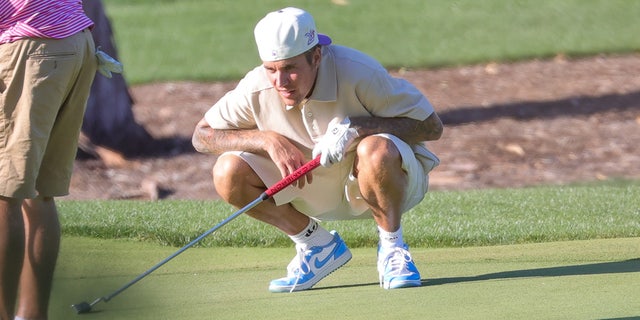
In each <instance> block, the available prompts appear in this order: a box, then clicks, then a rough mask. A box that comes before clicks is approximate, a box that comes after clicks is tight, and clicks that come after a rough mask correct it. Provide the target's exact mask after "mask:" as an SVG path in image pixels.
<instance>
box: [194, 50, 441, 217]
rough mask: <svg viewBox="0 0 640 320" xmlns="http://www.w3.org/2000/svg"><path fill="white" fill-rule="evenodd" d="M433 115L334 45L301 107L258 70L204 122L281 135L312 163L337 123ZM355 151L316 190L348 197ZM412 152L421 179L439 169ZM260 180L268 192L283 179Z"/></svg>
mask: <svg viewBox="0 0 640 320" xmlns="http://www.w3.org/2000/svg"><path fill="white" fill-rule="evenodd" d="M433 111H434V109H433V107H432V105H431V103H429V101H428V100H427V99H426V97H425V96H424V95H423V94H422V93H421V92H420V91H419V90H418V89H417V88H416V87H415V86H413V85H412V84H411V83H409V82H408V81H406V80H404V79H399V78H394V77H392V76H391V75H390V74H389V73H388V72H387V70H386V69H385V68H384V67H383V66H382V65H381V64H380V63H378V62H377V61H376V60H374V59H373V58H372V57H370V56H368V55H366V54H364V53H362V52H360V51H357V50H355V49H351V48H348V47H344V46H339V45H330V46H323V47H322V60H321V62H320V68H319V70H318V78H317V80H316V84H315V87H314V91H313V93H312V94H311V96H310V97H309V98H308V99H306V100H305V101H303V102H302V103H301V104H300V105H299V106H293V107H292V106H286V105H285V104H284V102H283V101H282V99H281V98H280V96H279V95H278V92H277V91H276V89H275V88H274V87H273V86H272V85H271V83H270V82H269V79H268V77H267V74H266V71H265V69H264V67H263V66H258V67H256V68H255V69H253V70H252V71H250V72H249V73H247V75H246V76H245V77H244V78H243V79H242V80H241V81H240V82H239V83H238V86H237V87H236V88H235V89H234V90H232V91H230V92H228V93H227V94H226V95H225V96H223V97H222V98H221V99H220V100H219V101H218V102H216V104H215V105H213V106H212V107H211V109H209V110H208V111H207V112H206V114H205V120H206V121H207V123H208V124H209V126H211V128H213V129H259V130H269V131H274V132H277V133H279V134H281V135H283V136H285V137H287V138H289V139H290V140H291V141H292V142H293V143H294V144H295V145H296V146H297V147H298V148H300V150H301V151H302V152H304V153H305V154H307V155H308V158H309V159H310V158H311V151H312V150H313V147H314V145H315V143H317V142H318V141H319V140H320V138H322V136H323V135H324V132H325V131H326V129H327V126H328V124H329V122H330V121H331V120H332V119H333V118H334V117H345V116H349V117H359V116H371V117H407V118H412V119H416V120H420V121H422V120H425V119H426V118H428V117H429V116H430V115H431V113H433ZM354 149H355V144H354V146H352V149H351V152H348V153H347V156H346V157H345V161H342V162H340V163H338V164H336V165H333V166H332V167H330V168H322V167H321V168H318V169H316V170H314V173H313V174H314V183H313V184H312V185H316V186H317V184H318V183H317V182H316V181H324V180H325V179H323V178H326V181H337V182H338V184H342V186H335V187H336V188H338V190H340V189H342V191H340V194H338V195H336V197H339V196H341V195H342V197H344V195H343V193H344V182H345V180H346V179H347V178H348V174H349V173H350V171H351V166H352V160H353V154H354V153H355V152H353V150H354ZM411 149H413V152H414V154H415V156H416V158H417V159H418V161H419V163H420V164H421V165H422V167H423V169H424V170H421V172H420V173H419V174H421V175H425V176H426V174H427V173H428V172H429V171H431V169H433V167H435V166H437V165H438V163H439V160H438V159H437V157H436V156H435V155H433V154H432V153H431V152H430V151H428V150H427V149H426V148H425V147H424V145H422V144H419V145H414V146H411ZM409 151H411V150H409ZM403 156H404V155H403ZM245 160H247V158H245ZM349 160H351V161H349ZM247 161H248V162H250V164H251V165H252V167H253V168H254V170H255V169H257V167H258V168H263V167H262V165H261V164H258V163H257V162H256V161H255V160H247ZM258 162H261V161H258ZM274 168H275V166H274ZM256 171H257V172H258V171H259V170H256ZM277 172H278V171H277V170H276V173H277ZM258 174H259V175H260V177H261V178H263V181H264V182H265V184H266V185H267V186H269V185H270V184H271V183H275V182H277V181H278V180H279V179H281V178H282V177H271V178H266V175H263V174H262V173H261V172H258ZM278 174H279V173H278ZM274 179H275V180H274ZM427 179H428V178H427V177H424V179H422V178H421V180H425V181H426V180H427ZM271 180H273V181H271ZM425 183H426V182H425ZM287 189H295V188H293V187H290V188H287ZM305 189H307V187H305ZM285 191H286V189H285V190H283V191H282V192H281V193H279V194H276V195H275V196H274V199H275V200H276V203H278V204H280V203H286V202H287V201H289V200H290V199H291V197H293V196H290V197H289V196H287V192H285ZM296 192H297V191H296ZM424 192H426V189H425V190H424ZM423 196H424V193H423V194H422V195H421V197H423ZM420 199H421V198H420ZM327 201H334V200H328V199H327ZM325 203H326V201H325ZM318 210H323V209H320V208H318ZM325 210H326V209H325ZM340 210H344V209H340ZM301 211H303V212H304V210H301ZM307 211H310V212H311V214H310V212H305V213H307V214H310V215H312V216H313V212H314V211H315V210H314V209H313V208H311V209H309V210H307Z"/></svg>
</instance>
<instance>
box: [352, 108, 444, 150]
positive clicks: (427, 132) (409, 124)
mask: <svg viewBox="0 0 640 320" xmlns="http://www.w3.org/2000/svg"><path fill="white" fill-rule="evenodd" d="M351 127H352V128H355V129H356V130H357V132H358V135H359V136H360V137H365V136H369V135H374V134H378V133H382V132H384V133H390V134H393V135H394V136H397V137H398V138H400V139H402V140H404V141H406V142H407V143H411V144H413V143H419V142H423V141H431V140H438V139H440V137H441V136H442V131H443V125H442V121H441V120H440V117H438V114H436V113H435V112H433V113H432V114H431V115H430V116H429V117H427V119H425V120H423V121H420V120H415V119H411V118H380V117H353V118H351Z"/></svg>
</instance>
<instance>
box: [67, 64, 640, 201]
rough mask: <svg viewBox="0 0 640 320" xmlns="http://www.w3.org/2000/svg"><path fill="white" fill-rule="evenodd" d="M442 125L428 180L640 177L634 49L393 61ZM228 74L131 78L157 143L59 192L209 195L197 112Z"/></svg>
mask: <svg viewBox="0 0 640 320" xmlns="http://www.w3.org/2000/svg"><path fill="white" fill-rule="evenodd" d="M393 74H395V75H396V76H398V77H403V78H406V79H408V80H409V81H411V82H412V83H414V84H415V85H416V86H417V87H418V88H420V90H422V92H423V93H424V94H425V95H426V96H427V97H428V98H429V100H430V101H431V102H432V104H433V105H434V106H435V108H436V111H437V112H438V114H439V115H440V116H441V118H442V119H443V121H444V123H445V132H444V135H443V137H442V138H441V139H440V140H438V141H434V142H430V143H428V147H429V148H430V149H431V150H432V151H434V152H435V153H436V154H437V155H438V156H439V157H440V159H441V161H442V163H441V165H440V166H439V167H438V168H436V169H435V170H434V171H433V172H432V173H431V175H430V176H431V183H430V187H431V190H462V189H478V188H505V187H524V186H533V185H541V184H566V183H571V182H578V181H592V180H603V179H610V178H633V179H640V147H639V145H640V54H630V55H621V56H598V57H590V58H583V59H565V58H564V57H562V56H558V57H556V58H555V59H551V60H534V61H528V62H519V63H506V64H502V63H490V64H486V65H477V66H464V67H456V68H444V69H435V70H395V71H393ZM234 86H235V83H191V82H185V83H157V84H150V85H141V86H133V87H131V88H130V91H131V94H132V96H133V98H134V100H135V103H134V106H133V109H134V114H135V118H136V121H137V122H138V123H140V124H141V125H143V126H144V127H145V128H146V130H148V132H149V133H151V135H152V136H153V137H154V139H155V140H154V141H150V142H149V143H151V144H154V145H156V146H157V149H158V151H159V152H158V153H156V154H154V155H141V156H140V157H136V158H132V159H127V161H126V162H125V163H122V164H121V165H119V166H107V165H105V163H104V162H103V161H101V160H99V159H95V158H94V159H91V158H86V157H83V158H79V159H78V160H77V161H76V167H75V171H74V176H73V180H72V185H71V195H70V196H67V197H65V198H63V199H210V198H212V197H214V195H215V192H214V190H213V187H212V182H211V177H210V170H211V165H212V161H211V157H210V156H207V155H201V154H198V153H196V152H194V151H193V148H192V147H191V142H190V139H191V134H192V131H193V128H194V126H195V124H196V122H197V121H198V120H199V119H200V118H201V117H202V115H203V114H204V112H205V111H206V110H207V109H208V108H209V106H211V105H212V104H213V103H214V102H215V101H216V100H217V99H218V98H219V97H220V96H221V95H222V94H223V93H224V92H226V91H228V90H230V89H232V88H233V87H234Z"/></svg>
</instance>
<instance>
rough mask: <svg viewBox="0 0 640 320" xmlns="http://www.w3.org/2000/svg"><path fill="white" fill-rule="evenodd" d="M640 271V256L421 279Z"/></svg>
mask: <svg viewBox="0 0 640 320" xmlns="http://www.w3.org/2000/svg"><path fill="white" fill-rule="evenodd" d="M629 272H640V258H639V259H631V260H625V261H616V262H603V263H592V264H584V265H575V266H564V267H551V268H540V269H528V270H514V271H504V272H496V273H488V274H482V275H478V276H473V277H452V278H436V279H423V280H422V285H423V286H437V285H443V284H451V283H460V282H471V281H484V280H498V279H515V278H532V277H561V276H577V275H595V274H609V273H629Z"/></svg>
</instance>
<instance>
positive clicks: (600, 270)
mask: <svg viewBox="0 0 640 320" xmlns="http://www.w3.org/2000/svg"><path fill="white" fill-rule="evenodd" d="M630 272H640V258H638V259H631V260H625V261H616V262H603V263H592V264H584V265H575V266H564V267H551V268H540V269H528V270H514V271H504V272H496V273H488V274H482V275H478V276H473V277H452V278H434V279H422V280H421V281H422V286H423V287H426V286H438V285H445V284H452V283H461V282H472V281H485V280H499V279H517V278H532V277H561V276H578V275H596V274H609V273H630ZM367 286H379V283H378V282H370V283H354V284H344V285H338V286H328V287H317V288H311V289H310V290H327V289H336V288H355V287H367ZM634 319H635V318H634Z"/></svg>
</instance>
